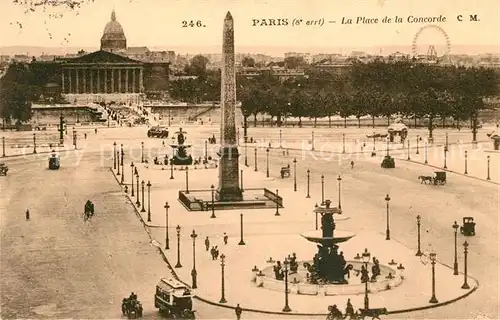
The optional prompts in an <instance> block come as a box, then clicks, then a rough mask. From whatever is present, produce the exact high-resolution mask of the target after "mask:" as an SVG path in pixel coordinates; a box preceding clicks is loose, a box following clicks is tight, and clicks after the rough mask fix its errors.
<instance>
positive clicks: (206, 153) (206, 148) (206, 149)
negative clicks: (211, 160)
mask: <svg viewBox="0 0 500 320" xmlns="http://www.w3.org/2000/svg"><path fill="white" fill-rule="evenodd" d="M207 160H208V146H207V140H205V162H207Z"/></svg>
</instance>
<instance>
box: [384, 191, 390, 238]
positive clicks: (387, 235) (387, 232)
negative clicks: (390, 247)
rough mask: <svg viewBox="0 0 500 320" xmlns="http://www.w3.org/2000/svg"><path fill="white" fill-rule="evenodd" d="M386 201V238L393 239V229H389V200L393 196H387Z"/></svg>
mask: <svg viewBox="0 0 500 320" xmlns="http://www.w3.org/2000/svg"><path fill="white" fill-rule="evenodd" d="M385 201H386V209H387V210H386V221H387V225H386V228H385V240H391V230H390V229H389V201H391V197H389V195H386V196H385Z"/></svg>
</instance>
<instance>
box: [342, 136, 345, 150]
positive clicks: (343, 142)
mask: <svg viewBox="0 0 500 320" xmlns="http://www.w3.org/2000/svg"><path fill="white" fill-rule="evenodd" d="M342 153H345V133H342Z"/></svg>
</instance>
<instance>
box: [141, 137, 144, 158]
mask: <svg viewBox="0 0 500 320" xmlns="http://www.w3.org/2000/svg"><path fill="white" fill-rule="evenodd" d="M141 163H144V141H141Z"/></svg>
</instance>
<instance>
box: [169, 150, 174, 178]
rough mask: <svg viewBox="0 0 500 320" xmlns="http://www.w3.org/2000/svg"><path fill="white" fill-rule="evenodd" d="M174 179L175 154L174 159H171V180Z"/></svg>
mask: <svg viewBox="0 0 500 320" xmlns="http://www.w3.org/2000/svg"><path fill="white" fill-rule="evenodd" d="M172 179H174V155H173V154H172V159H170V180H172Z"/></svg>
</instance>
